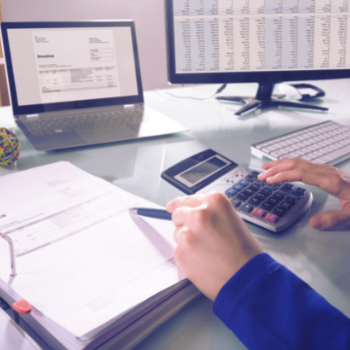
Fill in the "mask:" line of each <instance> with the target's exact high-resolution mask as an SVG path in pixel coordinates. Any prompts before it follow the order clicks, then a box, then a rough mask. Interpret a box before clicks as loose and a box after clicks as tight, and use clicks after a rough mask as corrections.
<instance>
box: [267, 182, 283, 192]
mask: <svg viewBox="0 0 350 350" xmlns="http://www.w3.org/2000/svg"><path fill="white" fill-rule="evenodd" d="M280 187H281V185H279V184H276V185H268V186H266V187H265V188H266V189H268V190H270V191H276V190H277V189H278V188H280Z"/></svg>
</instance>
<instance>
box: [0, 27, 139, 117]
mask: <svg viewBox="0 0 350 350" xmlns="http://www.w3.org/2000/svg"><path fill="white" fill-rule="evenodd" d="M6 24H7V25H8V27H7V28H3V35H4V34H5V33H6V35H4V39H6V40H4V44H5V41H6V43H7V45H8V47H7V49H6V44H5V45H4V46H5V54H6V53H8V54H9V55H6V63H7V66H8V76H9V82H10V88H11V97H12V100H13V102H16V103H13V105H14V107H17V109H18V110H22V114H26V113H28V110H31V109H33V108H34V109H36V110H38V109H39V110H38V112H39V113H40V109H41V111H47V110H50V111H54V110H61V109H70V108H86V107H94V106H104V105H106V106H107V105H112V104H125V103H136V102H143V100H142V87H141V78H140V72H139V64H138V57H137V49H136V38H135V33H134V26H133V23H132V22H129V21H128V22H101V23H100V25H96V24H99V23H98V22H77V23H75V24H74V26H72V23H66V24H64V23H40V26H39V27H38V26H35V24H34V25H32V26H30V25H29V26H28V23H18V24H17V26H16V25H15V26H14V23H5V25H6ZM43 24H46V25H43ZM92 24H93V25H92ZM106 24H108V25H106ZM23 26H24V28H23ZM4 29H5V30H4ZM7 51H8V52H7ZM9 68H11V69H9ZM11 81H12V84H11ZM11 85H13V86H11ZM140 95H141V101H140V99H139V97H140ZM135 97H136V100H135ZM133 100H135V101H133ZM50 107H51V108H50ZM23 111H25V112H24V113H23ZM31 112H32V113H33V112H35V111H31ZM15 114H16V113H15Z"/></svg>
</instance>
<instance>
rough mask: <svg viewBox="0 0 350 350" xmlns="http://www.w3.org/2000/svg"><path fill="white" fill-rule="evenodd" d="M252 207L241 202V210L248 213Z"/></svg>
mask: <svg viewBox="0 0 350 350" xmlns="http://www.w3.org/2000/svg"><path fill="white" fill-rule="evenodd" d="M253 208H254V207H253V206H252V205H251V204H249V203H246V204H243V205H242V206H241V210H242V211H244V212H246V213H250V212H251V211H252V210H253Z"/></svg>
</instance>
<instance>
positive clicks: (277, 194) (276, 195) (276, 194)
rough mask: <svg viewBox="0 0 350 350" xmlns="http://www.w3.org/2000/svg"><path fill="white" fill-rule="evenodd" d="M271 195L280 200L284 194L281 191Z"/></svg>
mask: <svg viewBox="0 0 350 350" xmlns="http://www.w3.org/2000/svg"><path fill="white" fill-rule="evenodd" d="M273 197H274V198H277V199H279V200H280V201H281V200H282V199H283V198H284V195H283V194H281V193H275V194H274V195H273Z"/></svg>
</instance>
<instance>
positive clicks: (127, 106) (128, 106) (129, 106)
mask: <svg viewBox="0 0 350 350" xmlns="http://www.w3.org/2000/svg"><path fill="white" fill-rule="evenodd" d="M131 107H135V105H124V108H131Z"/></svg>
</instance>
